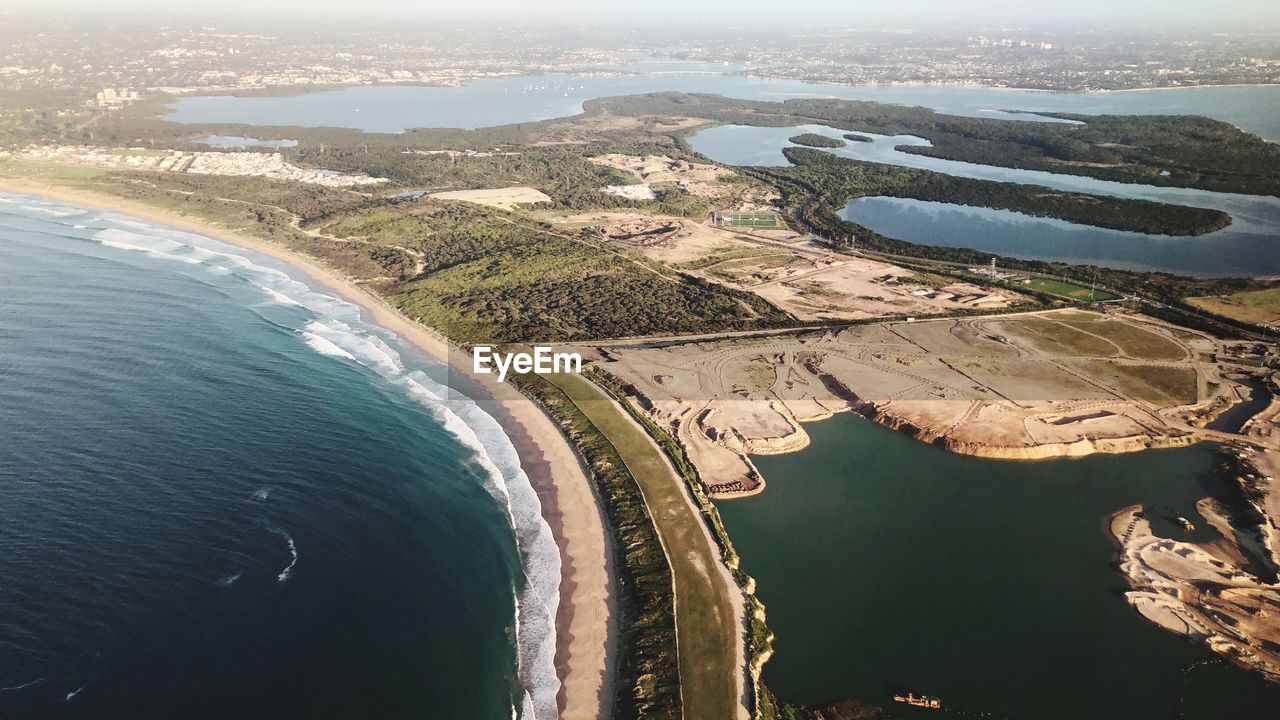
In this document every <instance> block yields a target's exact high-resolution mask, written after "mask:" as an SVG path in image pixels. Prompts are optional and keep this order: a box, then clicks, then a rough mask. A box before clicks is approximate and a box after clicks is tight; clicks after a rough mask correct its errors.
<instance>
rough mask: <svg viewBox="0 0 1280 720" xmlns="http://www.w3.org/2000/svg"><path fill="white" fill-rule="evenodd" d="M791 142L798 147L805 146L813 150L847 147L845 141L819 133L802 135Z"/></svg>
mask: <svg viewBox="0 0 1280 720" xmlns="http://www.w3.org/2000/svg"><path fill="white" fill-rule="evenodd" d="M790 140H791V142H793V143H795V144H796V145H804V146H805V147H811V148H842V147H844V145H845V143H844V141H843V140H840V139H838V138H830V137H827V136H826V135H819V134H817V133H801V134H799V135H796V136H794V137H792V138H790Z"/></svg>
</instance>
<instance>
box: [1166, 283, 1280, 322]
mask: <svg viewBox="0 0 1280 720" xmlns="http://www.w3.org/2000/svg"><path fill="white" fill-rule="evenodd" d="M1188 302H1189V303H1190V304H1191V305H1193V306H1195V307H1196V308H1198V309H1200V310H1203V311H1205V312H1210V313H1213V314H1215V315H1222V316H1224V317H1229V318H1231V319H1233V320H1238V321H1240V322H1245V323H1251V324H1254V325H1274V324H1275V323H1278V322H1280V287H1272V288H1267V289H1266V290H1252V291H1247V292H1239V293H1231V294H1230V295H1219V296H1215V297H1200V298H1192V299H1190V300H1188Z"/></svg>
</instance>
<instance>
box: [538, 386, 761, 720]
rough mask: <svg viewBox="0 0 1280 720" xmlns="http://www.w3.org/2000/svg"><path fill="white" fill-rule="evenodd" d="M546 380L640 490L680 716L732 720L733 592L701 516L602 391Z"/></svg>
mask: <svg viewBox="0 0 1280 720" xmlns="http://www.w3.org/2000/svg"><path fill="white" fill-rule="evenodd" d="M544 377H546V378H547V379H548V380H550V381H551V382H552V383H554V384H556V385H557V386H559V388H560V389H561V390H562V391H563V392H564V393H565V394H566V396H568V398H569V399H570V400H572V402H573V403H574V404H575V405H576V406H577V407H578V409H579V410H580V411H581V412H582V413H583V414H584V415H585V416H586V417H587V418H588V419H589V420H590V422H591V423H592V424H593V425H594V426H595V427H597V428H598V429H599V430H600V431H601V432H602V433H603V434H604V435H605V436H606V437H607V438H608V439H609V441H610V443H611V444H612V446H613V447H614V449H615V450H616V451H617V453H618V454H619V455H620V456H621V458H622V460H623V461H624V462H625V463H626V467H627V469H629V470H630V471H631V473H632V476H633V477H634V478H635V480H636V484H638V485H639V487H640V490H641V492H642V493H643V495H644V502H645V504H646V505H647V507H648V510H649V515H650V517H652V518H653V522H654V525H655V526H656V528H657V531H658V535H659V536H660V537H661V539H662V545H663V547H664V548H666V556H667V559H668V561H669V562H670V564H671V575H672V578H673V580H674V590H675V597H676V603H675V612H676V634H677V638H678V644H679V662H678V666H679V673H680V687H681V696H682V698H683V705H684V717H685V718H688V719H689V720H702V719H703V718H707V719H710V718H732V717H735V716H736V714H737V707H738V702H739V698H738V695H737V683H736V677H737V673H738V671H739V668H738V665H737V661H738V643H740V642H741V638H742V628H741V626H739V625H738V623H737V618H736V617H735V615H734V613H733V608H732V595H731V593H732V592H733V590H732V589H731V588H729V587H727V583H725V582H724V581H723V580H722V578H721V577H720V575H719V571H718V569H717V567H716V564H717V563H718V562H720V558H719V557H717V553H716V550H715V549H713V548H712V547H711V546H710V545H709V544H708V543H707V542H706V538H705V536H704V535H703V530H702V528H701V527H699V514H698V513H697V512H696V511H695V510H694V508H692V507H690V505H689V502H688V500H687V499H686V498H685V495H684V490H683V489H682V488H681V487H680V485H679V483H678V482H673V478H672V474H671V468H670V466H669V465H668V464H667V460H666V458H665V457H664V456H663V453H662V452H661V451H660V450H659V449H657V448H655V447H654V446H653V443H652V442H651V441H650V437H649V436H648V435H647V434H646V433H645V432H644V430H643V429H642V428H640V427H637V426H636V425H635V424H634V423H633V422H632V421H631V418H630V417H628V416H627V414H626V413H625V412H622V411H620V410H619V409H618V408H617V407H616V406H615V405H614V404H613V403H612V402H611V401H610V398H609V397H608V395H607V394H606V393H602V392H600V391H599V389H598V388H596V387H594V386H593V385H592V384H591V383H590V382H588V381H587V380H586V379H584V378H582V377H580V376H578V375H551V376H544ZM673 664H674V663H673Z"/></svg>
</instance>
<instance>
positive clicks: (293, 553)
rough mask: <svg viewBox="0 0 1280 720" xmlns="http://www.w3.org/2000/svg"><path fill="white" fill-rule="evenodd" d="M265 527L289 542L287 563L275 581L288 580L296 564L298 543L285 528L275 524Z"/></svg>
mask: <svg viewBox="0 0 1280 720" xmlns="http://www.w3.org/2000/svg"><path fill="white" fill-rule="evenodd" d="M267 529H268V530H270V531H271V532H273V533H275V534H276V535H279V536H280V537H282V538H284V540H285V542H287V543H288V544H289V555H290V560H289V564H288V565H287V566H286V567H285V569H283V570H281V571H280V573H279V574H278V575H276V582H281V583H282V582H284V581H285V580H288V579H289V576H290V575H293V568H294V567H296V566H297V565H298V544H297V543H295V542H294V541H293V536H292V535H290V534H289V533H288V532H286V531H285V530H283V529H281V528H278V527H276V526H275V525H267ZM237 577H238V576H237ZM233 582H234V581H233Z"/></svg>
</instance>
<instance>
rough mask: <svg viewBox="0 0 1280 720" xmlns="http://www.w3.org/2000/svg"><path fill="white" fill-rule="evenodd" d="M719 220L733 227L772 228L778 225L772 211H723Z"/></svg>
mask: <svg viewBox="0 0 1280 720" xmlns="http://www.w3.org/2000/svg"><path fill="white" fill-rule="evenodd" d="M720 222H722V223H723V224H725V225H732V226H734V227H756V228H773V227H778V216H777V215H776V214H774V213H725V214H724V215H721V216H720Z"/></svg>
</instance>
